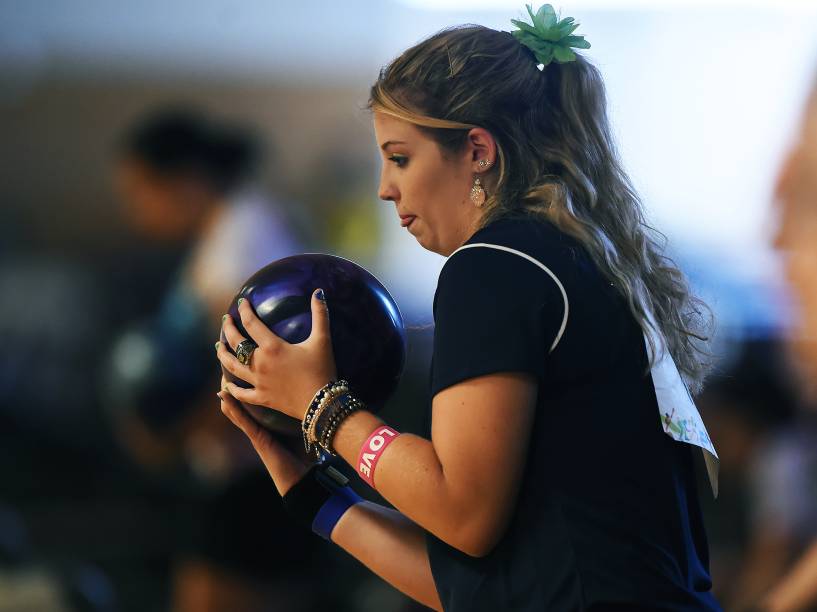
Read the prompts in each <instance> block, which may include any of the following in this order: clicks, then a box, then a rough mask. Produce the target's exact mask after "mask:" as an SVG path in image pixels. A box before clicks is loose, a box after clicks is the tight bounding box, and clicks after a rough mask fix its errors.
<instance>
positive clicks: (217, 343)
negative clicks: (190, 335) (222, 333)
mask: <svg viewBox="0 0 817 612" xmlns="http://www.w3.org/2000/svg"><path fill="white" fill-rule="evenodd" d="M220 346H221V342H216V350H218V347H220Z"/></svg>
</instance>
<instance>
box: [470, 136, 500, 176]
mask: <svg viewBox="0 0 817 612" xmlns="http://www.w3.org/2000/svg"><path fill="white" fill-rule="evenodd" d="M467 149H468V156H469V162H470V163H471V166H472V167H471V171H472V172H474V173H482V172H486V171H487V170H489V169H490V168H493V166H494V163H495V162H496V141H495V140H494V137H493V136H492V135H491V132H489V131H488V130H486V129H485V128H480V127H477V128H471V130H470V131H469V132H468V137H467Z"/></svg>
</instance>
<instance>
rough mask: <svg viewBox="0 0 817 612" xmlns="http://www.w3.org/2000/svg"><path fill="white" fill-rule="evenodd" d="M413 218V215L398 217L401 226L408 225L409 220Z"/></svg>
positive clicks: (409, 223)
mask: <svg viewBox="0 0 817 612" xmlns="http://www.w3.org/2000/svg"><path fill="white" fill-rule="evenodd" d="M414 219H415V216H414V215H408V216H406V217H400V225H402V226H403V227H408V226H409V225H411V222H412V221H414Z"/></svg>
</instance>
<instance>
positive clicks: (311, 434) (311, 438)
mask: <svg viewBox="0 0 817 612" xmlns="http://www.w3.org/2000/svg"><path fill="white" fill-rule="evenodd" d="M347 391H349V387H347V386H346V385H337V386H333V387H332V388H330V389H329V391H327V393H326V395H325V396H324V397H323V398H322V399H321V401H320V404H318V408H317V410H315V413H314V414H313V415H312V420H311V421H310V423H309V428H308V429H307V435H306V439H307V442H308V444H309V447H310V449H312V448H314V446H315V444H316V442H317V439H316V438H315V427H316V426H317V424H318V419H320V417H321V414H323V412H324V410H326V408H327V406H329V404H330V402H332V401H333V400H334V399H335V398H336V397H339V396H340V395H343V394H344V393H346V392H347ZM316 454H317V453H316Z"/></svg>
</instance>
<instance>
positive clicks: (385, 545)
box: [332, 502, 442, 610]
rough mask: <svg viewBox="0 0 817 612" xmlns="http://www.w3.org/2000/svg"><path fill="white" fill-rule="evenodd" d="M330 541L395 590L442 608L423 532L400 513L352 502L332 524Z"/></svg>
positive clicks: (427, 604)
mask: <svg viewBox="0 0 817 612" xmlns="http://www.w3.org/2000/svg"><path fill="white" fill-rule="evenodd" d="M332 541H333V542H335V543H336V544H338V545H339V546H340V547H341V548H343V549H344V550H345V551H346V552H348V553H349V554H350V555H352V556H353V557H355V558H356V559H357V560H358V561H360V562H361V563H363V564H364V565H365V566H366V567H368V568H369V569H370V570H372V571H373V572H374V573H375V574H377V575H378V576H380V577H381V578H383V579H384V580H385V581H386V582H388V583H389V584H391V585H392V586H393V587H395V588H396V589H398V590H399V591H401V592H403V593H405V594H406V595H408V596H409V597H411V598H412V599H415V600H416V601H418V602H420V603H421V604H423V605H425V606H428V607H429V608H432V609H434V610H442V606H441V604H440V600H439V597H438V596H437V588H436V586H435V585H434V578H433V577H432V575H431V566H430V564H429V560H428V551H427V549H426V542H425V533H424V531H423V529H422V528H420V527H419V526H417V525H416V524H414V523H413V522H411V521H410V520H409V519H408V518H406V517H405V516H403V515H402V514H401V513H400V512H398V511H396V510H392V509H391V508H386V507H384V506H380V505H378V504H374V503H371V502H361V503H358V504H355V505H354V506H352V507H351V508H349V510H347V511H346V512H345V513H344V514H343V516H342V517H341V518H340V520H339V521H338V523H337V525H335V528H334V529H333V530H332Z"/></svg>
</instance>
